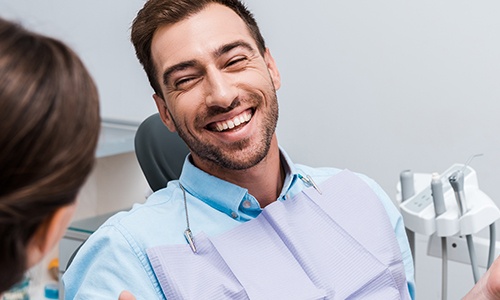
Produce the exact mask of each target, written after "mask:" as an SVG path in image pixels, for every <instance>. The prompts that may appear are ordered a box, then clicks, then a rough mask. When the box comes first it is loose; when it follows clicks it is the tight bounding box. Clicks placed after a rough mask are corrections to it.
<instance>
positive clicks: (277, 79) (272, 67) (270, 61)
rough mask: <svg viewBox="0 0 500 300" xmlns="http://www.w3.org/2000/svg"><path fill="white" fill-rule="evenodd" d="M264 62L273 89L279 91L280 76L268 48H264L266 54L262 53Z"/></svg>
mask: <svg viewBox="0 0 500 300" xmlns="http://www.w3.org/2000/svg"><path fill="white" fill-rule="evenodd" d="M264 61H265V62H266V65H267V69H268V70H269V74H270V75H271V79H272V80H273V84H274V89H275V90H279V88H280V87H281V75H280V72H279V70H278V66H277V65H276V62H275V61H274V58H273V56H272V55H271V51H269V48H266V52H265V53H264Z"/></svg>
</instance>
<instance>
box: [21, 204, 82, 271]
mask: <svg viewBox="0 0 500 300" xmlns="http://www.w3.org/2000/svg"><path fill="white" fill-rule="evenodd" d="M75 209H76V201H75V202H74V203H72V204H69V205H66V206H63V207H60V208H58V209H57V210H56V211H55V212H54V213H53V214H52V215H51V216H49V217H47V218H46V219H45V220H44V221H43V223H42V224H41V225H40V227H38V228H37V229H36V231H35V233H34V234H33V236H32V237H31V239H30V241H29V243H28V249H27V255H28V257H27V263H28V268H29V267H32V266H34V265H36V264H37V263H38V262H40V261H41V260H42V258H43V257H44V256H45V255H46V254H47V253H49V251H50V250H52V248H54V246H55V245H56V244H57V243H58V242H59V240H60V239H61V238H62V236H63V235H64V232H66V228H68V225H69V222H70V221H71V219H72V218H73V214H74V212H75Z"/></svg>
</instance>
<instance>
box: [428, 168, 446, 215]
mask: <svg viewBox="0 0 500 300" xmlns="http://www.w3.org/2000/svg"><path fill="white" fill-rule="evenodd" d="M431 191H432V200H433V201H434V211H435V212H436V217H438V216H440V215H442V214H443V213H445V212H446V206H445V204H444V194H443V183H442V182H441V177H440V176H439V174H438V173H432V180H431Z"/></svg>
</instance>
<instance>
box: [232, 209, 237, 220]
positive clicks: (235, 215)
mask: <svg viewBox="0 0 500 300" xmlns="http://www.w3.org/2000/svg"><path fill="white" fill-rule="evenodd" d="M231 217H232V218H233V219H236V218H237V217H238V214H237V213H235V212H234V211H233V212H232V213H231Z"/></svg>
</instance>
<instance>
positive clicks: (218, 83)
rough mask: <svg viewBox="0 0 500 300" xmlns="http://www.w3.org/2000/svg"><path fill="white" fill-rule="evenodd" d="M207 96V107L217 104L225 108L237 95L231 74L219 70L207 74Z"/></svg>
mask: <svg viewBox="0 0 500 300" xmlns="http://www.w3.org/2000/svg"><path fill="white" fill-rule="evenodd" d="M207 77H208V78H207V79H208V80H207V86H206V88H207V94H206V95H207V96H206V100H205V101H206V104H207V106H208V107H213V106H218V107H222V108H227V107H229V106H231V104H232V103H233V101H234V100H235V99H236V98H237V97H238V90H237V88H236V86H235V84H234V82H233V81H232V80H231V74H226V73H224V72H221V71H220V70H214V71H211V72H209V73H208V74H207Z"/></svg>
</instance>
